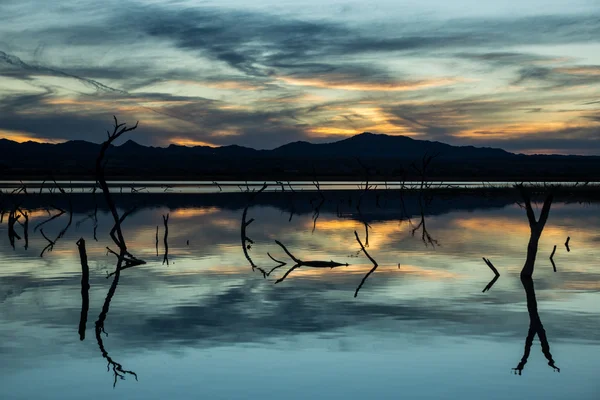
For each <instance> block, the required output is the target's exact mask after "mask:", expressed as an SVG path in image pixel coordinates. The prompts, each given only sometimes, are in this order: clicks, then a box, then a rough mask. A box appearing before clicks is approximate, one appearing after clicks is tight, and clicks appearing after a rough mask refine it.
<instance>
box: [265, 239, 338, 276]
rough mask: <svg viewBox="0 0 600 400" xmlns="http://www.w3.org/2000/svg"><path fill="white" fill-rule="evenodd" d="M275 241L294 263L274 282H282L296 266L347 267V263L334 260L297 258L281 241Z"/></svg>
mask: <svg viewBox="0 0 600 400" xmlns="http://www.w3.org/2000/svg"><path fill="white" fill-rule="evenodd" d="M275 243H277V244H278V245H279V246H280V247H281V248H282V249H283V251H284V252H285V254H287V255H288V256H289V257H290V258H291V259H292V260H293V261H294V262H295V263H296V264H295V265H294V266H293V267H292V268H290V269H289V270H288V271H287V272H286V273H285V274H284V275H283V276H282V277H281V278H279V279H278V280H276V281H275V283H280V282H282V281H283V280H284V279H285V278H287V276H288V275H289V274H290V273H291V272H292V271H293V270H295V269H296V268H300V267H311V268H336V267H347V266H348V264H347V263H346V264H344V263H339V262H336V261H333V260H331V261H319V260H316V261H304V260H300V259H299V258H296V257H294V255H293V254H292V253H290V251H289V250H288V249H287V248H286V247H285V246H284V245H283V243H281V242H280V241H279V240H275Z"/></svg>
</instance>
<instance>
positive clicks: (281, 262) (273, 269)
mask: <svg viewBox="0 0 600 400" xmlns="http://www.w3.org/2000/svg"><path fill="white" fill-rule="evenodd" d="M267 255H268V256H269V258H270V259H271V260H273V261H275V262H276V263H277V265H276V266H275V267H273V268H271V270H270V271H269V272H267V276H269V275H271V273H272V272H273V271H275V270H276V269H278V268H281V267H283V266H284V265H287V263H285V262H283V261H279V260H278V259H276V258H275V257H273V256H272V255H271V254H270V253H267Z"/></svg>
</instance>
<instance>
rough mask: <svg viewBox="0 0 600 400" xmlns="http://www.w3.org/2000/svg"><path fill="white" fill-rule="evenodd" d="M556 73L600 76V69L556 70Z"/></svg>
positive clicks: (591, 67) (574, 68)
mask: <svg viewBox="0 0 600 400" xmlns="http://www.w3.org/2000/svg"><path fill="white" fill-rule="evenodd" d="M555 71H556V72H560V73H563V74H571V75H591V76H600V67H597V66H588V67H565V68H556V69H555Z"/></svg>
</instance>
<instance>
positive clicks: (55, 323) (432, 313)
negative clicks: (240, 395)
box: [0, 193, 600, 359]
mask: <svg viewBox="0 0 600 400" xmlns="http://www.w3.org/2000/svg"><path fill="white" fill-rule="evenodd" d="M238 195H239V196H240V198H245V194H241V193H240V194H238ZM132 197H133V196H132ZM124 198H126V196H124ZM435 201H437V200H435ZM473 201H474V204H476V205H478V206H479V207H480V208H478V209H475V210H474V211H472V212H463V211H456V210H455V211H450V212H446V213H443V214H441V215H436V216H435V217H432V218H430V219H428V225H429V226H430V229H431V230H432V231H434V230H435V233H436V235H437V237H438V238H439V239H440V241H441V242H442V243H443V245H442V246H441V247H437V248H436V249H435V250H431V249H429V248H424V247H423V245H422V243H421V242H420V241H419V240H418V239H415V238H411V237H410V234H409V232H408V229H409V228H408V226H407V225H406V224H403V225H400V224H399V223H398V221H395V220H375V221H371V222H370V223H371V226H372V230H371V233H370V242H371V243H372V244H371V246H370V247H369V249H368V250H369V252H370V254H371V255H372V256H373V257H375V258H376V259H377V261H378V262H379V264H380V267H379V269H378V270H377V272H376V274H375V275H373V276H372V277H371V278H369V281H368V282H367V284H366V286H365V287H364V288H363V289H362V291H361V296H360V297H359V299H356V300H354V299H353V298H352V293H353V291H354V289H355V288H356V285H357V284H358V283H359V282H360V279H361V277H362V276H363V275H364V274H365V273H366V272H367V271H368V270H369V268H370V265H369V264H368V260H366V258H365V257H364V255H362V254H359V255H358V257H346V256H347V255H348V253H352V254H355V253H356V251H357V250H358V245H357V244H356V242H355V240H354V237H353V234H352V233H353V231H354V230H355V229H359V228H361V227H362V225H361V224H360V223H359V222H357V221H352V220H338V219H336V217H335V214H334V213H333V212H331V213H330V212H327V211H325V210H324V211H323V212H322V215H321V217H320V219H319V223H318V224H317V230H316V231H315V233H314V234H311V228H312V225H311V219H310V214H308V215H297V216H295V217H294V219H293V220H292V222H288V220H287V215H281V212H280V210H279V209H276V208H274V207H267V206H257V207H252V208H251V209H250V210H249V213H250V214H251V216H252V218H255V222H254V223H253V224H252V225H251V226H250V227H249V229H251V232H249V233H250V234H251V236H252V238H253V239H255V244H254V245H253V246H252V249H251V253H252V255H253V257H256V261H257V263H258V264H259V265H261V266H262V265H272V264H273V262H272V260H270V259H269V258H268V256H267V255H266V252H267V251H269V252H271V254H272V255H274V256H276V257H277V258H284V257H285V256H282V257H278V256H280V255H281V253H282V252H281V249H280V248H278V246H276V245H275V244H274V243H273V240H272V239H273V237H274V238H279V239H281V240H282V241H284V242H285V244H286V246H288V248H289V249H290V250H291V251H292V252H293V253H294V254H296V253H297V254H296V255H297V256H300V257H304V258H306V259H313V258H315V259H318V258H324V259H329V258H333V259H334V260H338V257H340V258H343V260H342V261H348V262H350V263H351V264H352V265H350V266H349V267H341V268H336V269H311V268H300V269H298V270H296V271H294V273H292V275H290V277H289V280H288V279H286V281H285V282H283V283H281V284H278V285H274V284H273V281H274V279H275V277H276V276H281V274H282V273H283V270H285V268H286V267H283V268H282V269H280V270H279V272H278V273H274V274H273V275H272V276H271V277H269V279H267V280H263V279H262V277H261V276H260V274H255V273H252V271H251V269H250V266H249V265H247V263H246V261H245V259H244V257H243V255H242V252H241V249H240V242H239V223H240V218H241V209H240V208H239V207H232V206H231V203H229V202H225V201H224V202H223V204H222V205H219V206H207V207H200V206H194V205H191V206H188V207H173V208H172V209H170V210H169V209H168V208H166V207H164V208H141V209H140V210H139V211H138V212H136V213H135V214H133V215H131V216H130V217H129V218H128V219H127V220H126V222H125V226H124V230H125V235H126V237H127V241H128V244H129V247H130V250H131V251H132V253H133V254H135V255H137V256H141V258H143V259H144V260H146V261H147V262H148V264H147V265H144V266H140V267H135V268H131V269H128V270H126V271H124V272H123V274H122V277H121V279H122V281H121V283H120V287H119V290H118V291H117V294H116V296H115V299H114V301H113V303H112V305H111V311H110V316H109V320H108V322H107V330H108V331H109V332H110V335H111V336H110V337H112V338H115V340H116V342H117V343H123V345H124V346H125V345H126V346H127V348H128V349H129V350H131V351H132V352H137V351H138V350H140V349H143V348H152V349H154V350H157V349H165V348H168V349H171V348H175V347H177V348H181V346H182V345H193V346H198V347H205V346H215V345H223V344H229V343H240V342H242V343H248V342H262V341H265V342H271V341H273V340H274V339H276V338H280V337H285V338H288V339H289V338H294V337H295V336H297V335H303V334H306V333H314V334H322V333H331V332H337V331H339V330H344V332H345V334H349V333H360V334H369V335H373V336H377V335H379V334H381V330H382V329H389V328H390V327H394V331H395V332H397V333H398V334H400V335H416V336H419V337H421V339H423V340H427V339H430V338H436V337H437V335H444V336H448V335H450V336H453V335H456V336H460V337H465V336H469V335H496V336H494V337H497V335H503V336H505V337H517V338H519V339H522V334H523V332H524V329H526V326H525V325H524V324H526V322H524V321H525V319H526V317H525V316H526V307H525V304H524V302H525V299H524V296H523V293H522V288H521V287H520V285H519V281H518V269H516V268H515V269H514V271H513V270H511V269H509V268H507V267H506V266H507V265H511V266H512V265H513V264H515V265H518V264H519V263H521V265H522V260H523V256H524V254H525V252H526V246H527V240H528V237H529V230H528V225H527V220H526V216H525V212H524V211H523V210H521V209H519V208H517V207H507V208H503V209H496V208H486V204H489V203H487V202H488V200H486V199H477V200H476V201H475V200H473ZM596 206H597V205H592V206H581V205H579V204H561V203H556V204H554V205H553V208H552V210H551V212H550V219H549V221H548V225H547V226H546V229H545V231H544V237H543V241H544V243H551V242H553V241H555V240H558V239H559V238H560V239H561V242H558V243H563V242H564V238H565V237H566V236H567V234H569V235H570V236H572V241H571V243H572V251H571V252H570V253H565V252H559V253H557V261H558V265H559V269H560V274H553V273H552V272H551V267H550V266H549V265H547V266H546V267H547V268H543V267H542V268H539V271H537V272H536V275H537V276H536V289H537V295H538V299H539V307H540V312H543V318H544V323H545V328H546V329H547V330H548V331H549V332H552V338H555V339H557V340H558V339H568V340H573V339H585V340H591V341H597V331H598V322H597V320H596V319H594V318H590V317H589V315H590V313H593V312H595V310H596V302H595V300H594V299H595V297H589V298H588V299H587V300H586V299H583V300H581V298H579V297H576V296H578V295H580V294H581V292H584V293H585V294H586V295H588V296H595V292H597V290H598V287H597V284H596V283H595V282H597V281H598V271H597V270H596V269H595V268H594V262H595V254H596V249H597V236H598V235H597V231H598V224H599V222H600V220H599V219H598V218H596V217H590V214H591V212H590V211H591V210H590V207H593V208H595V207H596ZM473 207H475V206H473ZM39 211H40V210H37V211H36V214H37V213H38V212H39ZM363 211H364V212H365V213H366V214H367V215H368V214H369V213H370V212H376V211H377V209H376V208H374V206H373V205H371V206H369V205H368V204H366V203H365V205H364V209H363ZM167 212H170V213H171V216H172V220H170V225H169V228H170V233H169V238H170V253H171V254H172V255H173V259H174V260H175V261H176V262H175V263H173V264H171V265H170V266H169V267H166V266H162V265H161V257H160V256H159V257H158V258H156V257H155V256H154V255H153V252H154V232H155V227H156V225H159V224H160V223H162V219H161V215H162V214H166V213H167ZM84 216H85V215H83V214H79V213H78V214H76V215H75V216H74V220H75V221H76V220H78V219H79V218H82V217H84ZM99 219H100V221H99V223H100V228H99V235H98V236H99V239H100V242H99V243H97V244H96V243H95V242H94V241H93V240H89V241H88V246H89V247H88V252H89V256H90V267H91V268H90V271H91V287H92V292H91V296H90V298H91V299H92V304H91V310H96V311H99V310H98V308H99V307H100V306H101V302H102V299H103V298H104V296H105V295H106V290H107V288H108V285H109V283H108V282H109V281H107V280H106V279H105V270H110V269H111V268H114V257H112V256H106V250H105V246H106V245H107V244H108V243H109V240H106V239H107V233H108V232H107V230H108V229H109V228H110V226H111V223H110V215H109V214H107V213H100V214H99ZM62 223H63V222H60V221H57V224H55V225H51V226H49V227H48V229H49V232H52V231H53V230H54V229H55V228H56V227H59V228H60V227H61V226H62ZM359 232H360V233H361V236H362V231H361V230H359ZM81 236H84V237H86V239H87V238H89V237H90V236H91V227H90V226H89V225H85V224H83V225H81V226H80V227H79V229H78V228H76V227H75V226H73V227H72V229H71V230H70V231H69V232H67V235H66V236H65V237H64V238H63V239H61V241H59V242H58V244H57V248H56V251H54V252H51V253H48V254H47V255H45V256H44V258H43V259H40V258H39V256H38V254H39V252H38V250H39V248H40V246H43V245H44V240H43V238H41V237H40V236H39V235H32V237H31V249H30V251H29V252H24V251H23V250H22V249H19V250H18V251H19V252H18V253H15V252H13V250H12V249H11V248H9V246H8V243H7V240H6V224H5V223H4V224H1V225H0V238H3V240H1V241H0V261H2V265H3V268H2V270H1V271H0V301H3V304H2V307H1V308H0V310H1V311H0V322H1V323H0V327H1V328H0V338H2V340H1V341H2V342H10V343H13V344H14V345H13V346H11V347H10V348H8V347H6V348H2V349H0V351H2V352H20V351H27V352H28V354H29V355H28V356H29V357H30V356H31V354H35V352H33V351H32V350H31V346H33V344H31V343H27V345H25V340H26V339H24V338H26V337H27V335H15V333H14V332H12V331H10V328H9V327H10V326H12V325H11V324H14V323H16V322H23V323H24V324H26V325H27V327H26V328H19V329H23V332H26V333H28V332H29V331H30V330H34V329H35V328H34V327H36V326H43V327H44V328H43V329H44V335H45V340H44V341H40V343H48V341H49V340H51V341H52V342H53V343H56V345H57V346H60V349H61V352H66V353H68V352H69V351H70V349H71V348H72V347H70V346H68V345H67V344H68V343H70V342H71V340H72V339H73V336H72V335H71V336H69V335H66V334H65V331H69V332H72V333H75V332H76V324H74V323H73V321H74V320H75V319H76V317H77V315H78V312H79V310H78V307H79V304H80V303H79V301H80V297H79V296H80V292H79V284H80V275H79V274H80V268H81V267H80V265H79V259H78V254H77V249H76V246H74V242H75V240H76V239H77V238H79V237H81ZM283 238H284V239H283ZM185 239H190V246H187V245H185ZM461 246H462V247H461ZM161 250H162V249H161ZM482 252H483V253H484V254H485V255H486V256H487V255H488V254H490V253H492V254H493V256H492V258H493V261H494V262H495V264H496V265H497V266H498V267H499V268H500V269H501V272H502V277H501V280H500V281H499V282H498V283H497V284H496V286H495V287H494V289H493V291H492V292H490V293H488V295H489V296H486V298H485V304H484V302H483V301H482V297H481V294H480V290H481V287H482V286H483V285H484V284H485V283H486V282H487V281H488V280H489V278H490V277H489V270H488V269H487V268H486V267H485V265H484V264H483V263H482V262H481V258H480V257H481V254H480V253H482ZM322 256H323V257H322ZM325 257H327V258H325ZM541 258H542V257H540V262H542V260H541ZM286 260H287V259H286ZM398 262H400V264H401V266H400V269H398V268H397V263H398ZM41 263H43V264H41ZM288 266H290V265H289V264H288ZM583 266H585V268H583ZM519 269H520V268H519ZM574 290H576V291H577V292H578V293H575V294H574V293H573V291H574ZM548 300H556V302H548ZM558 302H560V305H558V306H557V305H556V304H558ZM516 307H518V309H520V310H521V312H520V313H518V312H515V308H516ZM562 307H564V308H568V307H573V308H576V309H577V311H578V312H565V311H561V310H563V308H562ZM14 310H18V312H15V311H14ZM96 311H92V312H93V313H94V314H95V313H96ZM92 315H93V314H92ZM499 321H500V322H499ZM111 340H113V339H111ZM45 351H46V352H41V353H42V354H47V352H48V351H54V350H53V349H50V350H48V348H46V349H45ZM73 351H77V352H80V351H81V349H80V348H77V349H76V350H73ZM2 359H6V358H5V357H3V358H2Z"/></svg>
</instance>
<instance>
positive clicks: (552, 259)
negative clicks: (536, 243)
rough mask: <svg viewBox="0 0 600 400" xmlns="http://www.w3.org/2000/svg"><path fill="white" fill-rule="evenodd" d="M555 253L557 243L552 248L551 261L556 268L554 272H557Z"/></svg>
mask: <svg viewBox="0 0 600 400" xmlns="http://www.w3.org/2000/svg"><path fill="white" fill-rule="evenodd" d="M554 253H556V245H554V248H553V249H552V254H550V262H551V263H552V268H553V269H554V272H556V264H555V263H554Z"/></svg>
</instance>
